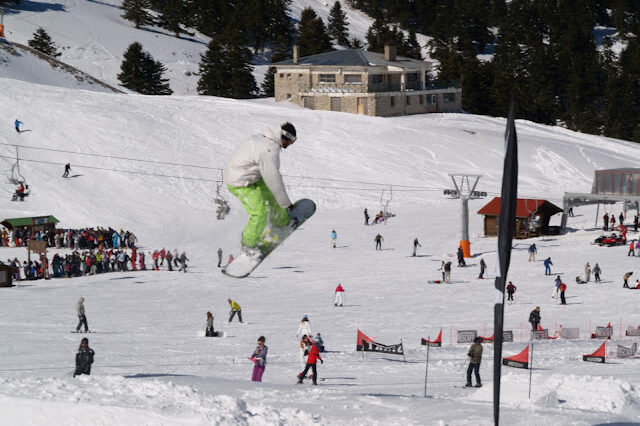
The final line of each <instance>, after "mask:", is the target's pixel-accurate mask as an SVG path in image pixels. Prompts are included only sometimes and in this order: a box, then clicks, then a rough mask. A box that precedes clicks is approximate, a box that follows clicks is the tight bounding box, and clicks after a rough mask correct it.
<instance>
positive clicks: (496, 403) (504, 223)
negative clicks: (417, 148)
mask: <svg viewBox="0 0 640 426" xmlns="http://www.w3.org/2000/svg"><path fill="white" fill-rule="evenodd" d="M504 138H505V156H504V167H503V172H502V193H501V198H502V199H501V201H500V217H499V218H498V221H499V222H498V262H497V271H496V272H497V273H496V281H495V283H496V287H495V290H494V295H495V300H494V302H495V305H494V308H493V314H494V321H493V322H494V328H493V330H494V341H493V349H494V352H493V420H494V423H495V426H498V424H499V423H500V374H501V371H502V331H503V328H504V324H503V320H504V288H505V283H506V281H507V271H508V270H509V263H510V261H511V243H512V241H513V232H514V228H515V219H516V201H517V198H518V139H517V136H516V125H515V117H514V102H513V100H511V104H510V105H509V118H508V120H507V130H506V132H505V135H504Z"/></svg>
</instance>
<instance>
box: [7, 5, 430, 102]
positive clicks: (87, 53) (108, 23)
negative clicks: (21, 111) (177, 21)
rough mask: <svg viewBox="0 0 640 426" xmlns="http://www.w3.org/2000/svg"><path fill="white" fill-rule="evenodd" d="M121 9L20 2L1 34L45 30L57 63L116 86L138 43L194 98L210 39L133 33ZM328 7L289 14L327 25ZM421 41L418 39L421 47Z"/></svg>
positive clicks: (352, 18)
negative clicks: (311, 16)
mask: <svg viewBox="0 0 640 426" xmlns="http://www.w3.org/2000/svg"><path fill="white" fill-rule="evenodd" d="M121 4H122V1H120V0H104V1H97V0H86V1H81V0H59V1H58V0H42V1H38V2H22V3H21V5H18V6H14V7H12V8H11V9H7V13H8V14H7V15H6V16H5V33H6V36H7V39H9V40H11V41H16V42H18V43H22V44H26V43H27V41H28V40H29V39H31V38H32V37H33V33H34V32H35V31H36V30H37V29H38V27H43V28H45V29H46V30H47V32H48V33H49V34H50V35H51V37H52V38H53V40H54V42H55V43H56V45H57V46H58V47H60V48H61V49H62V50H61V53H62V56H61V57H60V58H59V59H60V60H61V61H63V62H65V63H68V64H69V65H72V66H74V67H76V68H78V69H80V70H82V71H85V72H87V73H89V74H91V75H93V76H94V77H96V78H98V79H100V80H103V81H105V82H106V83H108V84H111V85H114V86H116V85H117V84H118V79H117V75H118V73H119V72H120V63H121V62H122V55H123V53H124V51H125V50H126V48H127V47H128V46H129V45H130V44H131V43H133V42H134V41H138V42H140V43H142V45H143V46H144V48H145V50H147V51H149V52H150V53H151V55H152V56H153V57H154V59H156V60H159V61H160V62H162V63H163V64H164V65H165V66H166V67H167V72H166V73H165V77H167V78H169V81H170V84H171V88H172V90H173V91H174V93H175V94H176V95H184V94H191V95H193V94H196V93H197V91H196V89H197V81H198V77H197V76H196V75H195V74H194V73H197V72H198V64H199V62H200V55H201V54H202V53H204V52H205V51H206V48H207V43H208V42H209V38H208V37H205V36H203V35H200V34H197V33H196V35H194V36H186V35H183V36H182V38H180V39H177V38H175V37H174V36H173V35H172V34H171V33H169V32H168V31H166V30H164V29H162V28H150V29H135V28H133V24H132V23H131V22H129V21H127V20H125V19H123V18H122V17H121V16H120V15H122V10H121V9H120V5H121ZM332 5H333V3H331V4H328V3H325V2H323V1H320V0H295V1H293V2H292V4H291V14H292V16H293V17H294V19H296V20H297V19H298V18H299V17H300V13H301V12H302V9H304V8H305V7H307V6H309V7H313V8H314V9H315V10H316V12H317V13H318V14H319V15H320V16H322V18H323V19H324V20H325V24H326V22H327V18H328V15H329V10H330V8H331V6H332ZM343 7H344V9H345V11H346V12H347V17H348V19H349V23H350V27H349V31H350V37H352V38H353V37H357V38H359V39H360V40H362V41H365V36H366V32H367V29H368V28H369V26H370V25H371V22H372V20H371V19H370V18H368V17H367V16H366V15H364V14H362V13H361V12H358V11H355V10H351V9H349V8H348V6H347V5H346V4H343ZM425 40H426V39H425V38H420V39H419V41H420V43H421V44H424V41H425ZM261 61H262V60H261V59H260V58H256V65H257V66H256V70H255V75H256V80H257V82H258V84H262V80H263V78H264V73H265V72H266V64H264V63H261ZM6 76H7V75H6V74H1V73H0V77H6Z"/></svg>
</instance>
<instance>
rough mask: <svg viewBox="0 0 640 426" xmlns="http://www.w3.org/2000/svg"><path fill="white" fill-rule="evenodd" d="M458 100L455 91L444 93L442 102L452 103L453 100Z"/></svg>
mask: <svg viewBox="0 0 640 426" xmlns="http://www.w3.org/2000/svg"><path fill="white" fill-rule="evenodd" d="M455 101H456V94H455V93H444V94H443V95H442V102H444V103H445V104H450V103H452V102H455Z"/></svg>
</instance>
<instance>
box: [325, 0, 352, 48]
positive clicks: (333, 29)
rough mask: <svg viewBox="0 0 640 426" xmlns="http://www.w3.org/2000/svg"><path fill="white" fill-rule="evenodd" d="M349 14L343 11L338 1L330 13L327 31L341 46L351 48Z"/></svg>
mask: <svg viewBox="0 0 640 426" xmlns="http://www.w3.org/2000/svg"><path fill="white" fill-rule="evenodd" d="M347 27H348V23H347V14H346V12H344V11H343V10H342V6H341V5H340V1H338V0H336V2H335V3H334V4H333V7H332V8H331V11H330V12H329V23H328V25H327V29H328V32H329V36H331V38H332V39H333V40H334V41H335V42H336V43H337V44H339V45H340V46H345V47H349V30H348V28H347Z"/></svg>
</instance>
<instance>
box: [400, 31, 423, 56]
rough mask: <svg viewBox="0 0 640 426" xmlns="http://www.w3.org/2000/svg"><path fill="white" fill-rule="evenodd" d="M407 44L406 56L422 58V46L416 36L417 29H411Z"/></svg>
mask: <svg viewBox="0 0 640 426" xmlns="http://www.w3.org/2000/svg"><path fill="white" fill-rule="evenodd" d="M406 45H407V48H406V52H405V53H404V56H407V57H409V58H414V59H422V48H421V47H420V43H418V37H416V32H415V31H413V30H409V36H408V37H407V41H406Z"/></svg>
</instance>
